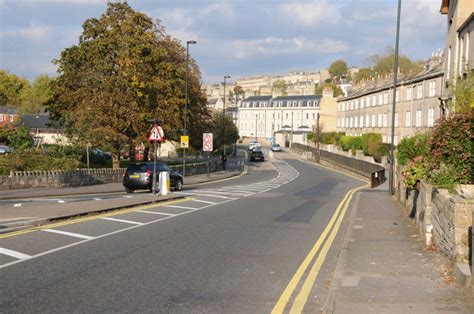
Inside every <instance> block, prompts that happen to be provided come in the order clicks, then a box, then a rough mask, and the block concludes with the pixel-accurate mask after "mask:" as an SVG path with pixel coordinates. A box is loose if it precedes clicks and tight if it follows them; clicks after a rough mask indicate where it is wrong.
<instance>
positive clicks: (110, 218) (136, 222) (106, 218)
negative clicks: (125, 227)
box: [99, 217, 143, 225]
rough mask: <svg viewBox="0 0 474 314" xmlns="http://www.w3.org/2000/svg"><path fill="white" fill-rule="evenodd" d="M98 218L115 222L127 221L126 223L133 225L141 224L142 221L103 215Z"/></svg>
mask: <svg viewBox="0 0 474 314" xmlns="http://www.w3.org/2000/svg"><path fill="white" fill-rule="evenodd" d="M99 219H103V220H110V221H117V222H124V223H127V224H133V225H143V223H142V222H138V221H131V220H125V219H117V218H112V217H103V218H99Z"/></svg>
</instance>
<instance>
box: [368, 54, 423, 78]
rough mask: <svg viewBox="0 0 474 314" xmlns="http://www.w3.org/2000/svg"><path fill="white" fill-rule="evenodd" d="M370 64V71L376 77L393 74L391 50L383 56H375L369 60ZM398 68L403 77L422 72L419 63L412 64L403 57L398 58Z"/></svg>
mask: <svg viewBox="0 0 474 314" xmlns="http://www.w3.org/2000/svg"><path fill="white" fill-rule="evenodd" d="M369 60H370V61H371V63H372V65H373V66H372V69H373V71H374V72H375V73H376V74H377V75H382V76H383V75H387V74H389V73H393V67H394V64H395V54H394V51H393V50H392V49H389V50H387V51H386V52H385V53H383V54H376V55H373V56H371V57H370V58H369ZM398 68H399V71H400V73H402V74H405V75H415V74H418V73H420V72H421V70H423V67H422V65H421V64H420V62H413V61H411V60H410V59H409V58H407V57H405V56H399V57H398Z"/></svg>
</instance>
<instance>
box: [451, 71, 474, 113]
mask: <svg viewBox="0 0 474 314" xmlns="http://www.w3.org/2000/svg"><path fill="white" fill-rule="evenodd" d="M453 96H454V111H456V112H462V113H469V112H471V114H472V113H473V110H474V74H473V73H472V72H469V73H468V74H467V77H466V78H464V79H458V80H457V81H456V83H455V84H454V90H453Z"/></svg>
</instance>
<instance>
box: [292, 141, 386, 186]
mask: <svg viewBox="0 0 474 314" xmlns="http://www.w3.org/2000/svg"><path fill="white" fill-rule="evenodd" d="M291 148H292V149H295V150H297V151H300V152H310V153H311V155H312V156H313V158H315V157H316V156H317V153H318V152H317V149H316V147H312V146H307V145H303V144H300V143H293V144H292V145H291ZM319 154H320V155H319V156H320V158H321V160H324V161H326V162H329V163H332V164H335V165H337V166H338V167H341V168H344V169H347V170H350V171H352V172H355V173H357V174H359V175H361V176H363V177H366V178H368V179H370V182H371V186H372V187H376V186H378V185H380V184H382V183H384V182H385V168H384V167H382V166H379V165H376V164H373V163H370V162H367V161H363V160H359V159H355V158H351V157H347V156H343V155H339V154H334V153H331V152H328V151H324V150H320V151H319ZM315 159H316V158H315Z"/></svg>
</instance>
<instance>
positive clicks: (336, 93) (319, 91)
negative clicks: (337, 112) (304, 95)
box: [314, 83, 344, 97]
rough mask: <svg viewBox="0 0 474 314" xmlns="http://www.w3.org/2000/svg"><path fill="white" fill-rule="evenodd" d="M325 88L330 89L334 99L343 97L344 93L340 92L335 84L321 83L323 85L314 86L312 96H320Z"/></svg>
mask: <svg viewBox="0 0 474 314" xmlns="http://www.w3.org/2000/svg"><path fill="white" fill-rule="evenodd" d="M326 86H329V87H331V88H332V91H333V93H334V97H338V96H341V95H344V92H343V91H342V89H341V87H340V86H339V85H337V84H334V83H323V84H318V85H316V87H315V89H314V94H315V95H319V96H322V95H323V90H324V88H325V87H326Z"/></svg>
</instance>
